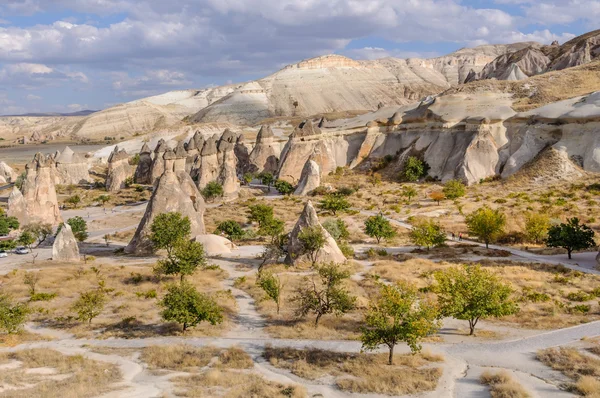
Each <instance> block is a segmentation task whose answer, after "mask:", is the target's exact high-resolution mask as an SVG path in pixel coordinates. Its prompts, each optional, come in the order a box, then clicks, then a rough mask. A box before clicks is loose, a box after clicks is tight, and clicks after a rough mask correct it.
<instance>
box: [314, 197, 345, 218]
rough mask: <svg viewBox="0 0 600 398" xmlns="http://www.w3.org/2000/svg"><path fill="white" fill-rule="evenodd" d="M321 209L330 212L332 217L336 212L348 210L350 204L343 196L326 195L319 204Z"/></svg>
mask: <svg viewBox="0 0 600 398" xmlns="http://www.w3.org/2000/svg"><path fill="white" fill-rule="evenodd" d="M319 205H320V207H321V209H323V210H325V211H329V212H331V214H333V215H334V216H335V215H336V214H337V212H338V211H346V210H348V209H349V208H350V203H349V202H348V201H347V200H346V198H344V197H343V196H339V195H332V194H329V195H326V196H325V198H323V200H321V203H320V204H319Z"/></svg>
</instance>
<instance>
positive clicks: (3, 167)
mask: <svg viewBox="0 0 600 398" xmlns="http://www.w3.org/2000/svg"><path fill="white" fill-rule="evenodd" d="M17 177H18V176H17V173H15V171H14V170H13V169H12V168H11V167H10V166H9V165H7V164H6V163H4V162H0V183H2V184H4V183H7V182H14V181H16V180H17Z"/></svg>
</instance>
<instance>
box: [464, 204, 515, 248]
mask: <svg viewBox="0 0 600 398" xmlns="http://www.w3.org/2000/svg"><path fill="white" fill-rule="evenodd" d="M465 221H466V223H467V227H468V229H469V234H471V235H474V236H477V237H478V238H479V239H481V240H483V241H484V242H485V247H486V248H488V247H489V244H490V242H493V241H494V240H495V239H496V238H497V237H498V235H500V234H501V233H502V232H503V231H504V225H505V224H506V216H505V215H504V213H502V211H501V210H500V209H496V210H492V209H490V208H489V207H487V206H485V207H482V208H480V209H477V210H476V211H474V212H473V213H471V214H469V215H467V217H466V220H465Z"/></svg>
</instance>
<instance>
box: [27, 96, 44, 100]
mask: <svg viewBox="0 0 600 398" xmlns="http://www.w3.org/2000/svg"><path fill="white" fill-rule="evenodd" d="M26 98H27V100H28V101H39V100H41V99H42V97H40V96H39V95H33V94H29V95H27V97H26Z"/></svg>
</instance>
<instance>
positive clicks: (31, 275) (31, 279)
mask: <svg viewBox="0 0 600 398" xmlns="http://www.w3.org/2000/svg"><path fill="white" fill-rule="evenodd" d="M39 281H40V273H39V272H27V273H26V274H25V276H24V277H23V283H24V284H25V285H27V286H28V287H29V295H30V296H33V295H35V287H36V285H37V284H38V282H39Z"/></svg>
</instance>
